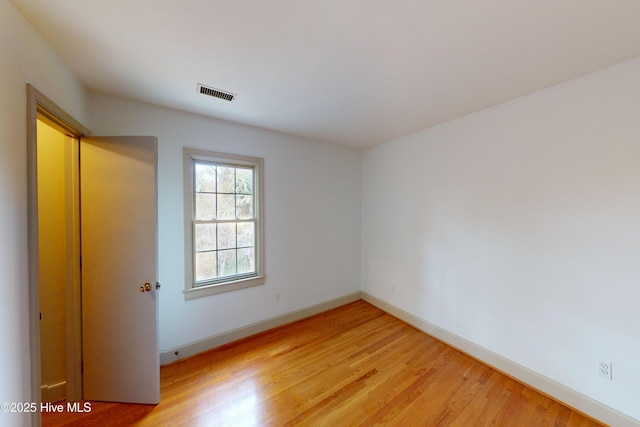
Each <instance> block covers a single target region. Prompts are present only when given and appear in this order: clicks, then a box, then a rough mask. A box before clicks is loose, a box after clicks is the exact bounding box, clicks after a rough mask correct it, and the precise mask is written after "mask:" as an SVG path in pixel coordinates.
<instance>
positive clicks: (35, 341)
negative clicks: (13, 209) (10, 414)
mask: <svg viewBox="0 0 640 427" xmlns="http://www.w3.org/2000/svg"><path fill="white" fill-rule="evenodd" d="M39 117H40V119H41V120H43V121H45V122H46V123H48V124H50V125H52V126H53V127H55V128H57V129H59V130H61V131H62V132H63V133H65V134H67V135H70V136H73V137H75V138H80V137H82V136H86V135H90V134H91V132H90V131H89V129H87V128H86V127H84V126H83V125H82V124H81V123H80V122H78V121H77V120H75V119H74V118H73V117H71V116H70V115H69V114H67V113H66V112H65V111H64V110H63V109H62V108H60V107H59V106H58V105H57V104H56V103H55V102H53V101H52V100H51V99H49V98H48V97H46V96H45V95H44V94H43V93H42V92H40V91H38V90H37V89H36V88H35V87H33V86H32V85H30V84H27V204H28V208H27V209H28V254H29V261H28V263H29V339H30V349H31V401H32V402H35V403H36V404H38V405H39V404H40V402H41V400H42V395H41V391H40V386H41V369H40V363H41V361H40V357H41V355H40V283H39V265H40V262H39V254H38V169H37V166H38V163H37V160H38V159H37V121H38V118H39ZM72 150H73V148H72ZM76 150H77V148H76ZM76 173H77V171H76ZM69 178H71V177H69ZM76 250H77V251H78V253H79V248H76ZM74 273H75V272H74ZM73 282H74V283H71V284H69V286H71V289H70V290H71V291H72V292H73V295H74V304H76V301H77V304H79V303H80V300H79V298H75V294H76V293H77V294H79V292H80V283H79V281H75V280H74V281H73ZM76 288H77V289H76ZM74 304H72V305H74ZM76 309H77V311H76ZM76 313H80V310H79V306H77V307H73V306H71V307H67V336H68V337H71V338H72V339H67V352H68V354H70V355H73V357H72V358H70V360H72V364H73V369H72V370H71V371H68V380H67V383H68V384H70V385H71V389H72V390H75V396H72V397H74V398H75V399H74V400H78V399H80V398H81V396H78V393H80V392H81V384H82V376H81V373H80V371H79V367H80V364H81V362H82V356H81V347H80V346H79V345H78V344H76V342H75V339H73V338H75V337H76V336H77V337H80V328H81V322H80V319H79V316H78V315H77V314H76ZM41 423H42V415H41V413H40V412H39V411H36V412H34V413H32V425H34V426H39V425H41Z"/></svg>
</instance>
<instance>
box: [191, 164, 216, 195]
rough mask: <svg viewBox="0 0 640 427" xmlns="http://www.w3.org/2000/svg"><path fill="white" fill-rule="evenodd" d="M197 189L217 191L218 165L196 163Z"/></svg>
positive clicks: (199, 190) (198, 190)
mask: <svg viewBox="0 0 640 427" xmlns="http://www.w3.org/2000/svg"><path fill="white" fill-rule="evenodd" d="M195 171H196V191H197V192H201V191H202V192H209V193H215V191H216V167H215V166H212V165H205V164H202V163H196V167H195Z"/></svg>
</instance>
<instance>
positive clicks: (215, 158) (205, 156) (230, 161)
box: [183, 147, 266, 300]
mask: <svg viewBox="0 0 640 427" xmlns="http://www.w3.org/2000/svg"><path fill="white" fill-rule="evenodd" d="M198 161H202V162H207V163H212V164H216V165H221V166H229V167H236V168H247V167H250V168H251V169H253V198H254V203H253V209H254V215H253V216H254V218H255V224H256V226H255V246H254V253H255V270H256V272H255V274H250V275H246V274H244V275H234V276H228V277H227V278H224V277H223V278H217V279H213V280H212V281H211V283H207V284H200V285H197V286H196V283H195V254H196V251H195V245H194V230H195V224H196V223H197V220H196V219H195V213H196V208H195V195H196V191H195V164H196V162H198ZM183 172H184V224H185V228H184V235H185V248H184V249H185V251H184V252H185V288H184V291H183V294H184V298H185V300H189V299H193V298H199V297H203V296H208V295H216V294H220V293H224V292H231V291H235V290H239V289H245V288H249V287H252V286H259V285H262V284H264V283H265V279H266V276H265V274H264V159H262V158H260V157H251V156H244V155H239V154H231V153H222V152H219V151H208V150H201V149H196V148H189V147H183Z"/></svg>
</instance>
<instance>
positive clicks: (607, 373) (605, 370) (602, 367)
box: [597, 360, 613, 380]
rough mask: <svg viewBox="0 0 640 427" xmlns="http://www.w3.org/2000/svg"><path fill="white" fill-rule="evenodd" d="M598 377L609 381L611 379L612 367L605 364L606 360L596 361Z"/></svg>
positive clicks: (609, 363)
mask: <svg viewBox="0 0 640 427" xmlns="http://www.w3.org/2000/svg"><path fill="white" fill-rule="evenodd" d="M597 368H598V376H601V377H603V378H606V379H608V380H611V379H612V378H613V375H612V366H611V362H607V361H606V360H598V366H597Z"/></svg>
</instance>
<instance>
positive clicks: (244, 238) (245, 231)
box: [238, 222, 255, 248]
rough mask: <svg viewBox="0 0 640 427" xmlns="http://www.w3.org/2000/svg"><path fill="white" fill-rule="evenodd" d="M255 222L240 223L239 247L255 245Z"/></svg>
mask: <svg viewBox="0 0 640 427" xmlns="http://www.w3.org/2000/svg"><path fill="white" fill-rule="evenodd" d="M254 227H255V224H254V223H253V222H239V223H238V247H239V248H242V247H252V246H255V240H254V235H255V231H254Z"/></svg>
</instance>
